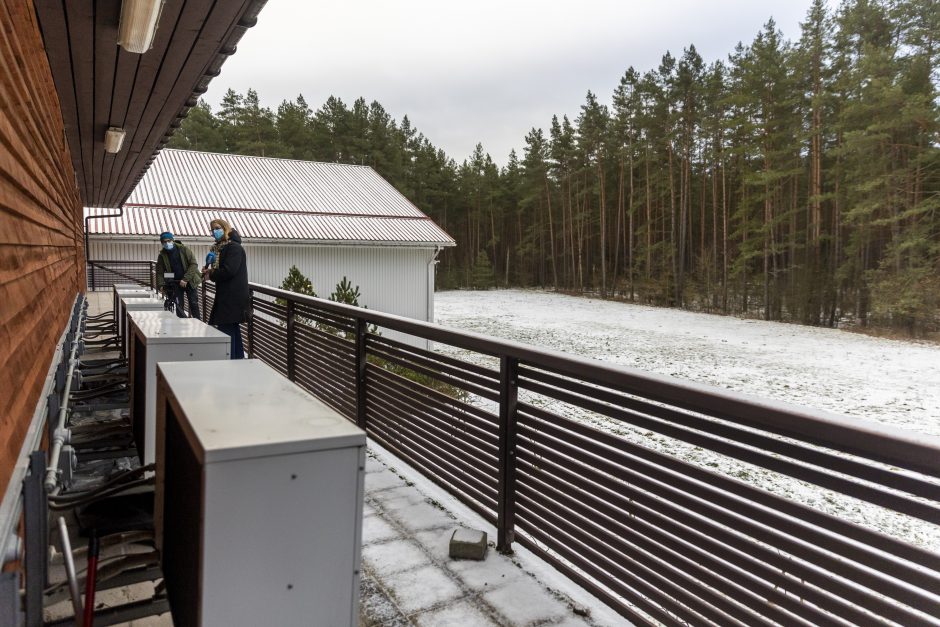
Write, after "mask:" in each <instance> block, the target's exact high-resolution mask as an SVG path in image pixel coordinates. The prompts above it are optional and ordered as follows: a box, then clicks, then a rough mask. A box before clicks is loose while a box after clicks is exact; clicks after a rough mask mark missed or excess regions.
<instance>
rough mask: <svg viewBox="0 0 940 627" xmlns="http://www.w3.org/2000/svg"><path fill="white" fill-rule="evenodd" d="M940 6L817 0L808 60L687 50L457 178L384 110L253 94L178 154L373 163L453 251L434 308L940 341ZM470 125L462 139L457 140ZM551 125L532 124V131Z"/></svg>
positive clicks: (915, 0) (190, 120) (195, 121)
mask: <svg viewBox="0 0 940 627" xmlns="http://www.w3.org/2000/svg"><path fill="white" fill-rule="evenodd" d="M938 57H940V5H938V2H937V1H936V0H845V1H844V2H843V3H842V4H841V5H840V6H838V7H837V8H835V9H829V8H827V4H826V3H825V2H823V0H814V1H813V2H812V4H811V6H810V7H809V9H808V12H807V14H806V17H805V19H804V21H803V22H802V24H801V31H800V34H799V38H798V40H796V41H789V40H785V39H784V38H783V36H782V34H781V32H780V31H779V29H778V28H777V26H776V25H775V23H774V22H773V20H769V21H768V22H767V23H766V24H765V26H764V27H763V28H762V29H761V30H760V32H758V33H757V35H756V36H755V37H754V39H753V41H751V42H750V43H749V44H744V43H739V44H738V45H737V46H736V47H735V48H734V49H733V50H732V51H731V52H730V54H729V55H728V56H727V57H726V58H724V59H719V60H714V61H709V60H706V59H703V58H702V57H701V56H700V55H699V53H698V52H697V51H696V49H695V47H694V45H689V46H688V47H687V48H686V49H684V50H683V51H682V52H681V54H679V53H675V54H673V53H671V52H665V54H664V55H663V56H662V61H661V63H660V64H659V66H658V67H655V68H634V67H628V68H627V69H626V71H625V72H624V74H623V76H622V78H621V79H620V81H619V84H618V85H616V86H601V87H605V88H607V89H610V87H615V89H614V90H613V96H612V98H611V100H610V102H607V103H605V102H602V101H601V100H600V99H599V98H598V97H597V96H596V95H595V94H594V93H592V92H588V93H587V96H586V98H585V100H584V103H583V104H582V105H581V108H580V111H579V112H578V113H577V114H576V115H573V116H571V117H569V116H567V115H561V116H555V117H553V118H552V119H551V120H533V122H534V123H536V126H534V127H533V128H532V129H531V130H530V131H529V132H528V133H527V134H526V135H525V137H524V138H521V140H520V148H521V150H520V152H518V153H517V152H516V151H513V152H511V153H510V154H509V155H508V158H506V159H505V165H503V166H499V165H497V164H496V162H494V160H493V159H492V158H491V156H490V155H489V154H487V153H486V151H485V150H484V148H483V146H482V145H480V144H478V145H477V147H476V150H475V151H474V152H473V154H472V155H470V156H469V157H468V158H466V159H464V160H463V161H460V162H458V161H456V160H455V159H454V158H452V157H451V156H449V155H447V154H445V153H444V151H443V150H441V149H439V148H437V147H435V146H434V144H433V143H432V142H431V139H429V138H428V137H425V136H424V135H423V134H422V133H420V132H419V131H418V130H417V129H416V128H415V127H414V126H413V125H412V123H411V121H410V120H409V119H408V117H407V116H404V117H402V118H401V120H400V121H399V120H396V119H394V118H393V117H392V116H391V115H390V114H389V113H388V112H387V111H386V110H385V109H384V108H383V107H382V105H380V104H379V103H378V102H371V103H368V102H367V101H366V100H365V99H363V98H360V99H358V100H356V101H355V102H353V103H352V104H351V105H347V104H346V103H344V102H343V101H342V100H340V99H339V98H336V97H330V98H329V99H327V101H326V102H325V103H324V104H323V105H322V106H320V108H318V109H316V110H313V109H311V107H310V106H309V105H308V103H307V102H306V101H305V100H304V98H303V96H298V97H297V98H296V100H294V101H284V102H282V103H281V104H280V106H278V107H277V110H276V111H273V110H271V109H269V108H267V107H264V106H262V105H261V103H260V100H259V95H258V94H257V93H256V92H255V91H254V90H248V92H247V93H245V94H241V93H236V92H235V91H233V90H231V89H230V90H229V91H228V92H227V94H226V95H225V97H224V99H223V101H222V102H221V104H220V106H219V107H218V108H217V110H215V111H213V110H212V109H211V108H210V106H209V105H208V104H206V103H205V102H200V103H199V105H198V106H197V107H195V108H194V109H192V110H191V111H190V113H189V116H188V117H187V118H186V120H185V121H184V123H183V125H182V127H181V128H180V129H179V130H178V131H177V133H176V134H175V135H174V136H173V138H172V140H171V143H170V146H172V147H175V148H184V149H192V150H205V151H215V152H232V153H239V154H249V155H261V156H269V157H286V158H295V159H309V160H316V161H330V162H342V163H353V164H363V165H368V166H371V167H372V168H374V169H375V170H376V171H377V172H378V173H379V174H381V175H382V176H384V177H385V178H386V179H387V180H388V181H389V182H391V183H392V184H393V185H395V187H396V188H397V189H398V190H399V191H401V193H402V194H404V195H405V196H407V197H408V198H409V199H410V200H411V201H412V202H414V203H415V204H416V205H417V206H418V207H419V208H420V209H421V210H423V211H424V212H425V213H427V214H428V215H429V216H430V217H431V218H433V219H434V220H435V221H436V222H437V223H438V224H440V225H441V226H442V227H443V228H444V229H445V230H446V231H447V232H448V233H450V234H451V235H452V236H453V237H454V238H455V239H456V241H457V246H456V247H455V248H453V249H448V250H446V251H445V252H444V253H443V254H442V255H441V258H440V265H439V269H438V275H437V284H438V286H439V287H441V288H453V287H473V288H487V287H503V286H536V287H545V288H553V289H557V290H561V291H566V292H573V293H590V294H592V295H594V296H599V297H603V298H616V299H624V300H628V301H632V302H638V303H644V304H653V305H661V306H668V307H682V308H687V309H692V310H696V311H706V312H714V313H727V314H734V315H739V316H752V317H759V318H763V319H766V320H783V321H791V322H798V323H803V324H810V325H827V326H844V325H858V326H875V327H885V328H888V327H889V328H894V329H898V330H899V331H902V332H904V333H910V334H913V335H925V334H930V333H935V332H937V331H938V330H940V94H938V84H940V80H938V79H940V69H938ZM454 123H455V124H459V120H455V121H454ZM539 125H541V126H539Z"/></svg>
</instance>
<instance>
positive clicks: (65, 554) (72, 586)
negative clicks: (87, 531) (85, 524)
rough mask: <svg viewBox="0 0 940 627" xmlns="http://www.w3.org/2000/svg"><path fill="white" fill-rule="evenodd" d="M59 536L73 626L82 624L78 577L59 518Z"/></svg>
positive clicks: (61, 518) (63, 521) (62, 520)
mask: <svg viewBox="0 0 940 627" xmlns="http://www.w3.org/2000/svg"><path fill="white" fill-rule="evenodd" d="M59 534H60V535H61V536H62V559H63V561H64V562H65V576H66V578H67V579H68V582H69V594H71V596H72V611H73V612H75V624H76V625H77V626H78V627H81V624H82V615H83V614H84V612H83V611H82V593H81V592H80V591H79V589H78V577H76V576H75V560H74V559H72V543H71V542H70V541H69V530H68V528H67V527H66V526H65V518H63V517H62V516H59Z"/></svg>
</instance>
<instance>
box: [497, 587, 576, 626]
mask: <svg viewBox="0 0 940 627" xmlns="http://www.w3.org/2000/svg"><path fill="white" fill-rule="evenodd" d="M483 600H485V601H486V602H487V603H489V604H490V605H491V606H493V609H495V610H496V611H497V612H499V613H500V614H502V615H503V616H504V617H505V618H506V619H507V620H508V621H509V623H510V624H513V625H528V624H529V623H534V622H536V621H559V620H562V619H564V618H570V610H569V609H568V607H567V606H565V605H564V604H563V603H561V602H560V601H558V600H557V599H556V598H555V597H553V596H552V595H551V594H550V593H549V592H548V591H547V590H546V589H545V588H543V587H542V586H540V585H539V584H538V583H536V582H535V581H534V580H532V579H530V578H529V577H523V578H520V579H517V580H516V581H512V582H510V583H507V584H505V585H503V586H500V587H499V588H497V589H496V590H491V591H488V592H484V593H483Z"/></svg>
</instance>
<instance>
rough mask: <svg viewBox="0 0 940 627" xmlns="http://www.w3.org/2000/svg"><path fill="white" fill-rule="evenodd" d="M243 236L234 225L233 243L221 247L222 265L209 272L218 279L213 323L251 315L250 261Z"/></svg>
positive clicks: (242, 318)
mask: <svg viewBox="0 0 940 627" xmlns="http://www.w3.org/2000/svg"><path fill="white" fill-rule="evenodd" d="M241 241H242V238H241V237H240V236H239V235H238V233H237V232H236V231H235V230H234V229H232V231H231V233H229V243H228V244H226V245H224V246H222V248H221V250H220V251H219V258H218V265H217V266H216V267H215V269H214V270H212V271H211V272H210V273H209V280H210V281H214V282H215V302H214V303H213V304H212V313H211V314H209V324H232V323H241V322H245V321H246V320H247V319H248V264H247V262H246V260H245V249H244V248H242V244H241Z"/></svg>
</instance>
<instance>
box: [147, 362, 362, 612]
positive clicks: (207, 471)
mask: <svg viewBox="0 0 940 627" xmlns="http://www.w3.org/2000/svg"><path fill="white" fill-rule="evenodd" d="M157 379H158V384H157V385H158V392H157V396H158V407H159V411H158V414H157V421H158V427H157V428H158V433H159V439H158V443H157V487H156V499H155V524H156V528H157V545H158V548H159V549H160V550H161V558H162V562H163V572H164V576H165V578H166V582H167V592H168V596H169V599H170V605H171V608H172V610H173V615H174V622H175V623H176V624H179V625H183V624H185V625H203V626H206V627H209V626H211V627H215V626H226V627H228V626H229V625H279V626H280V625H285V626H290V625H298V626H305V627H307V626H314V627H316V626H322V627H343V626H345V625H356V624H357V622H358V612H359V608H358V604H359V568H360V544H361V532H362V498H363V477H364V462H365V444H366V436H365V432H363V431H362V430H361V429H359V428H358V427H356V426H355V425H354V424H352V423H350V422H349V421H347V420H346V419H345V418H343V417H342V416H340V415H339V414H338V413H337V412H336V411H334V410H333V409H331V408H330V407H328V406H326V405H325V404H324V403H322V402H321V401H320V400H318V399H316V398H315V397H313V396H311V395H310V394H308V393H306V392H305V391H303V390H301V389H300V388H299V387H298V386H296V385H295V384H293V383H291V382H290V381H288V380H287V379H286V378H284V377H283V376H281V375H280V374H278V373H276V372H275V371H274V370H272V369H271V368H269V367H268V366H267V365H265V364H263V363H262V362H260V361H257V360H235V361H228V362H224V363H220V364H200V363H193V362H190V363H161V364H160V365H159V367H158V375H157Z"/></svg>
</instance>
